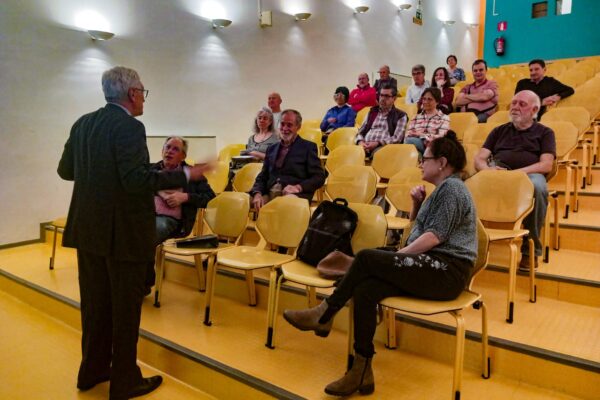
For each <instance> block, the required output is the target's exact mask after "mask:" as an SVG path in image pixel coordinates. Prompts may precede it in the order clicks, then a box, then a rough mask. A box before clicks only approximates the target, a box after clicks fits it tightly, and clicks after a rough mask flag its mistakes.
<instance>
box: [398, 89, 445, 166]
mask: <svg viewBox="0 0 600 400" xmlns="http://www.w3.org/2000/svg"><path fill="white" fill-rule="evenodd" d="M441 100H442V97H441V94H440V90H439V89H438V88H432V87H429V88H427V89H425V90H424V91H423V94H422V95H421V102H423V109H422V110H421V112H419V113H418V114H417V115H416V116H415V117H414V118H413V119H412V120H411V121H410V122H409V123H408V127H407V128H406V137H405V138H404V143H407V144H414V145H415V147H416V148H417V150H419V153H421V154H423V152H424V151H425V147H427V146H428V145H429V143H430V142H431V141H432V140H433V139H436V138H439V137H442V136H444V135H445V134H446V132H448V129H450V118H449V117H448V116H447V115H446V114H444V113H443V112H442V111H440V110H439V109H438V104H440V101H441Z"/></svg>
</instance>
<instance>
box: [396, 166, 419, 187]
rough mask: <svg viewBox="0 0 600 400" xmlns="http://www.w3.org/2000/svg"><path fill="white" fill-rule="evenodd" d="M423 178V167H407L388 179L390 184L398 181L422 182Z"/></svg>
mask: <svg viewBox="0 0 600 400" xmlns="http://www.w3.org/2000/svg"><path fill="white" fill-rule="evenodd" d="M421 180H423V170H422V169H421V168H419V167H405V168H402V169H401V170H399V171H398V172H396V173H395V174H394V175H392V177H391V178H390V180H389V181H388V186H389V185H395V184H397V183H409V182H420V181H421Z"/></svg>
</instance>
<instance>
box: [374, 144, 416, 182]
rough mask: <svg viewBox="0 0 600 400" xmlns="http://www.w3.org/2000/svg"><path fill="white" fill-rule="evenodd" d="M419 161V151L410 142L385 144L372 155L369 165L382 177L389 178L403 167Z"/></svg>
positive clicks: (412, 165) (411, 165) (414, 164)
mask: <svg viewBox="0 0 600 400" xmlns="http://www.w3.org/2000/svg"><path fill="white" fill-rule="evenodd" d="M418 163H419V151H418V150H417V148H416V147H415V146H414V145H412V144H386V145H385V146H383V147H382V148H380V149H379V150H377V152H375V154H374V155H373V162H372V163H371V166H372V167H373V169H374V170H375V172H377V175H379V176H380V177H381V178H383V179H390V178H391V177H392V176H393V175H394V174H395V173H396V172H398V171H400V170H401V169H402V168H405V167H414V166H416V165H418Z"/></svg>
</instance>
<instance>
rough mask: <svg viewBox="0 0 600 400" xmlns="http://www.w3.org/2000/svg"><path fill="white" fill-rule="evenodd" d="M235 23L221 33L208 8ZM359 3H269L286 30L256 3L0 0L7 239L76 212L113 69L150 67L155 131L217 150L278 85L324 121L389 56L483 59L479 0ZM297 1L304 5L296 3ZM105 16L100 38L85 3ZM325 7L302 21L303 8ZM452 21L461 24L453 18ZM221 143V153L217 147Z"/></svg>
mask: <svg viewBox="0 0 600 400" xmlns="http://www.w3.org/2000/svg"><path fill="white" fill-rule="evenodd" d="M211 1H212V3H213V4H216V5H217V6H220V7H221V8H222V10H223V11H224V13H225V15H223V16H225V17H227V18H229V19H231V20H233V24H232V25H231V26H230V27H229V28H227V29H219V30H214V29H212V28H211V26H210V23H209V22H208V21H207V19H206V17H207V14H206V9H205V8H204V9H203V7H206V6H207V5H210V4H209V3H210V2H211ZM353 1H354V0H343V1H342V0H296V1H290V0H263V9H265V10H272V11H273V27H272V28H266V29H261V28H259V26H258V17H257V2H256V1H253V0H222V1H216V0H169V1H166V0H2V2H0V92H1V93H2V97H1V99H0V143H1V145H2V146H1V148H2V149H3V150H4V154H3V157H0V187H1V188H2V191H1V192H0V210H1V217H2V224H0V244H6V243H14V242H20V241H25V240H30V239H35V238H37V237H38V232H39V230H38V229H39V223H40V222H42V221H48V220H51V219H53V218H56V217H58V216H61V215H66V212H67V209H68V204H69V199H70V192H71V188H72V186H71V184H70V183H68V182H63V181H61V180H60V179H59V177H58V176H57V175H56V166H57V164H58V160H59V158H60V155H61V152H62V146H63V144H64V142H65V140H66V138H67V136H68V132H69V129H70V127H71V125H72V124H73V122H74V121H75V120H76V119H77V118H78V117H79V116H81V115H82V114H84V113H86V112H90V111H93V110H95V109H97V108H99V107H101V106H102V105H103V103H104V101H103V98H102V93H101V88H100V76H101V74H102V72H103V71H104V70H106V69H108V68H109V67H111V66H113V65H126V66H129V67H132V68H135V69H137V70H138V72H139V73H140V75H141V76H142V80H143V82H144V84H145V86H146V88H148V89H150V96H149V98H148V101H147V103H146V105H145V115H144V116H143V117H141V120H142V121H143V122H144V124H145V125H146V129H147V133H148V135H150V136H151V135H171V134H177V135H184V136H186V135H216V136H217V141H216V145H217V147H221V146H223V145H224V144H226V143H232V142H245V140H246V138H247V136H248V134H249V129H250V126H251V123H252V118H253V116H254V113H255V112H256V110H258V108H259V107H260V106H262V105H263V104H264V103H265V102H266V96H267V93H269V92H270V91H274V90H276V91H279V92H280V93H281V94H282V97H283V100H284V103H283V106H285V107H292V108H297V109H298V110H300V111H301V112H302V113H303V115H304V117H305V118H321V117H322V115H323V114H324V112H325V110H326V109H327V108H328V107H330V106H331V105H332V99H331V95H332V93H333V91H334V89H335V88H336V87H337V86H340V85H346V86H348V87H350V88H352V86H353V85H354V84H355V82H356V76H357V75H358V74H359V73H360V72H362V71H366V72H368V73H370V74H371V73H372V72H374V71H376V70H377V68H378V67H379V66H380V65H381V64H384V63H386V64H389V65H390V66H391V69H392V71H393V72H396V73H403V74H409V73H410V67H411V66H412V65H413V64H416V63H423V64H425V65H426V67H427V70H428V73H427V75H430V74H431V72H432V70H433V68H435V67H437V66H440V65H444V62H445V58H446V55H447V54H449V53H454V54H456V55H457V56H458V58H459V61H460V64H462V65H464V66H469V65H470V63H471V61H472V60H473V59H474V58H475V57H476V52H477V32H476V30H473V29H469V28H468V27H467V25H466V24H465V22H475V21H476V19H477V16H478V13H479V1H478V0H423V3H424V11H423V16H424V24H423V26H422V27H420V26H418V25H415V24H413V23H412V17H413V16H414V14H415V8H416V2H417V1H416V0H405V1H404V0H403V1H400V0H394V2H395V3H399V2H402V3H404V2H410V3H413V8H411V9H410V10H409V11H408V12H405V13H403V14H400V15H399V14H398V12H397V11H396V7H395V5H394V2H392V1H390V0H365V1H356V3H357V4H358V3H362V4H366V5H368V6H370V7H371V9H370V10H369V12H368V13H366V14H363V15H354V14H353V12H352V10H351V8H350V5H352V3H353ZM294 7H295V8H294ZM86 9H92V10H95V11H97V12H99V13H100V14H102V15H104V16H105V17H106V19H107V20H108V22H109V24H110V30H111V31H113V32H114V33H115V34H116V37H115V38H114V39H112V40H110V41H108V42H93V41H92V40H90V38H89V37H88V36H87V34H86V33H84V32H82V31H81V29H80V28H77V27H75V22H74V21H75V13H76V12H78V11H82V10H86ZM299 11H309V12H311V13H313V16H312V18H311V19H310V20H308V21H305V22H295V21H294V18H293V17H292V16H291V15H290V14H291V13H294V12H299ZM439 19H453V20H456V21H457V23H456V24H455V25H454V26H452V27H449V28H446V27H443V26H442V24H441V23H440V22H439ZM207 153H214V154H216V149H209V150H208V151H207Z"/></svg>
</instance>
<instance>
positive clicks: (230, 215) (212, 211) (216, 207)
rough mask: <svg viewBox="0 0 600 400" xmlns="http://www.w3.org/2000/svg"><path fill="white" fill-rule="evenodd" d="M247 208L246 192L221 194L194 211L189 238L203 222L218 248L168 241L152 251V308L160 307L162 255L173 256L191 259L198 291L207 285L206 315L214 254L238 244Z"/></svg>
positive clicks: (210, 289) (163, 260) (162, 272)
mask: <svg viewBox="0 0 600 400" xmlns="http://www.w3.org/2000/svg"><path fill="white" fill-rule="evenodd" d="M249 209H250V196H248V194H247V193H239V192H223V193H221V194H219V195H218V196H217V197H215V198H214V199H212V200H211V201H209V202H208V204H207V205H206V209H200V210H198V216H197V222H196V225H195V229H194V231H193V232H192V236H196V235H199V234H201V233H202V232H201V230H200V226H201V224H200V222H201V221H204V222H205V223H206V224H205V226H207V227H208V228H209V229H210V232H212V233H213V234H215V235H217V236H218V237H219V240H220V243H219V247H217V248H212V249H205V248H193V247H177V245H176V243H175V240H174V239H169V240H167V241H165V242H164V243H163V244H161V245H159V246H157V250H156V282H155V291H154V306H155V307H160V305H161V303H160V301H161V297H162V282H163V275H164V269H165V256H166V254H175V255H178V256H192V257H194V265H195V267H196V272H197V273H198V281H199V286H200V291H201V292H202V291H204V290H205V288H206V284H205V280H206V281H207V283H208V288H207V294H206V296H207V297H206V304H207V305H206V310H207V311H206V313H207V314H208V313H209V310H210V302H211V300H212V290H213V286H214V276H211V275H210V274H211V273H214V267H213V266H214V263H215V257H216V255H217V254H218V253H219V252H220V251H222V250H224V249H228V248H230V247H232V246H236V245H237V244H239V241H240V239H241V237H242V235H243V233H244V231H245V230H246V225H247V223H248V212H249ZM204 258H206V259H207V261H208V277H207V279H205V278H204V267H203V265H202V260H203V259H204Z"/></svg>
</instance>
